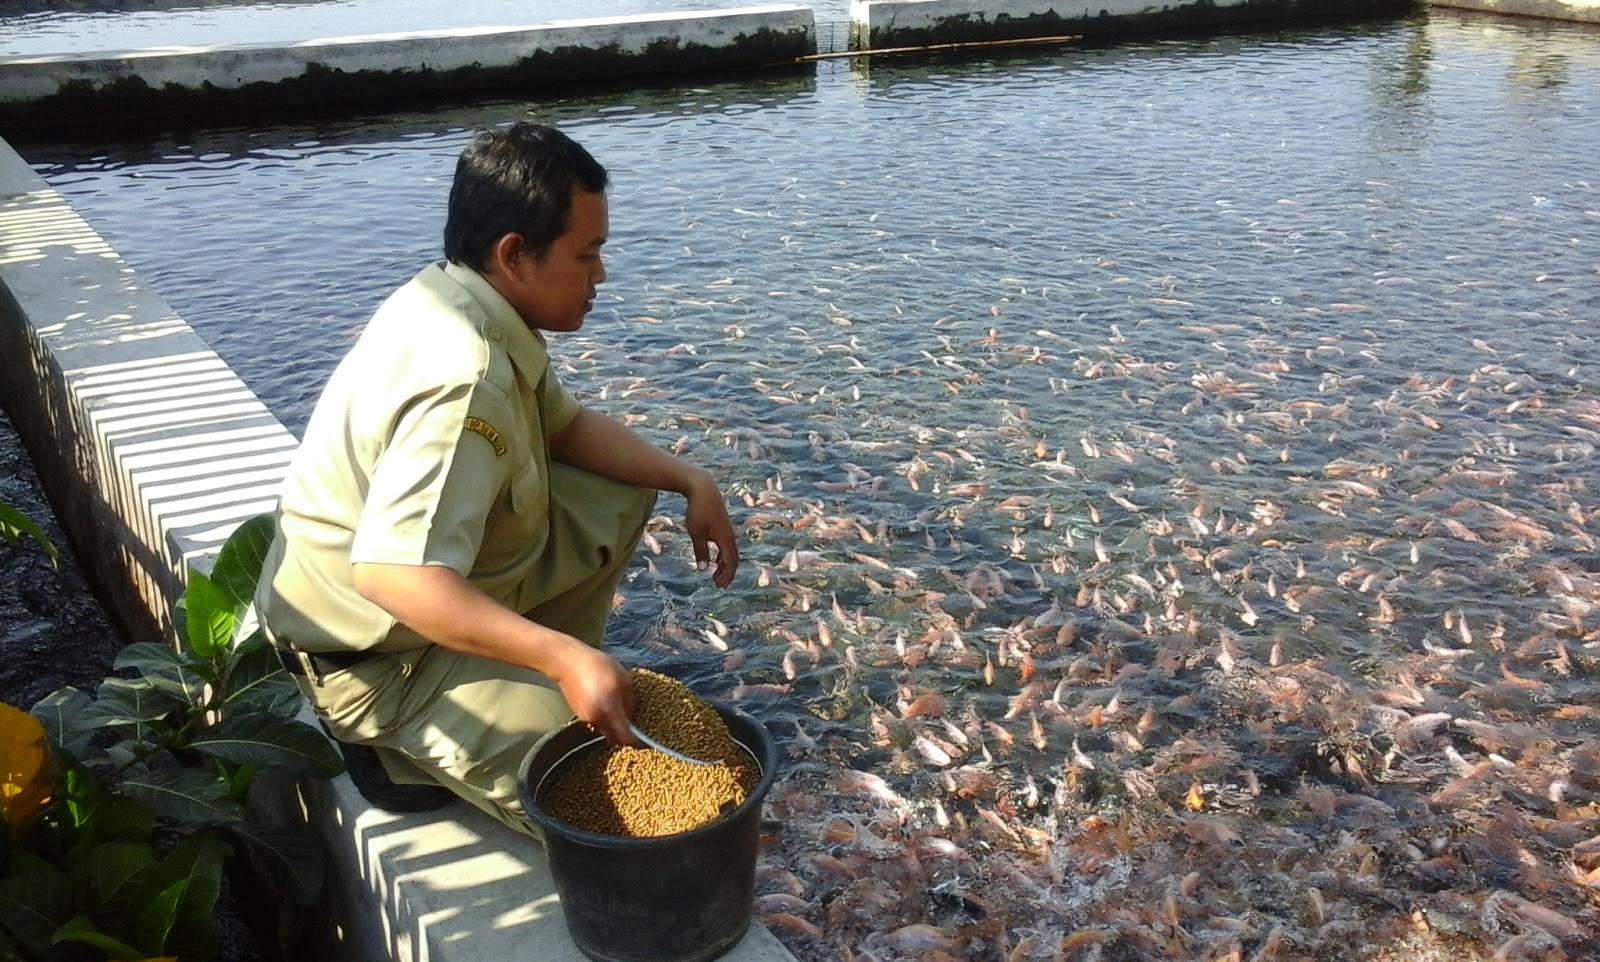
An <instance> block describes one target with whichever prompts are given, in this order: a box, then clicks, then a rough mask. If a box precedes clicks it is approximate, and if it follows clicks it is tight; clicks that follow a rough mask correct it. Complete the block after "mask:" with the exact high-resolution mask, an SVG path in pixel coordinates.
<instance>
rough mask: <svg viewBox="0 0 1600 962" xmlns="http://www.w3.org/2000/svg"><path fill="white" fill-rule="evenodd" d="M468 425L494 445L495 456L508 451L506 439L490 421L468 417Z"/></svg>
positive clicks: (468, 428) (470, 429) (468, 427)
mask: <svg viewBox="0 0 1600 962" xmlns="http://www.w3.org/2000/svg"><path fill="white" fill-rule="evenodd" d="M466 427H467V430H468V431H471V432H472V433H473V434H481V435H483V436H484V438H486V439H487V440H488V442H489V443H490V444H492V445H494V456H495V457H497V458H498V457H499V456H500V455H502V454H505V453H506V439H505V438H503V437H501V436H500V432H499V431H496V430H495V429H494V427H493V426H492V425H491V424H489V422H487V421H481V420H479V419H478V418H467V424H466Z"/></svg>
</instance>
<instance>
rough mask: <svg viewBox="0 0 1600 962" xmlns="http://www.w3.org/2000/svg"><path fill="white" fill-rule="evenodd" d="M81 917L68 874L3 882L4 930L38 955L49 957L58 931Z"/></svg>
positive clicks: (0, 922)
mask: <svg viewBox="0 0 1600 962" xmlns="http://www.w3.org/2000/svg"><path fill="white" fill-rule="evenodd" d="M78 914H80V910H79V907H78V905H77V904H76V902H75V900H74V899H73V897H72V879H71V878H70V877H68V876H67V875H66V873H64V872H51V873H48V874H34V875H15V876H11V877H9V878H4V879H0V928H3V929H5V930H6V931H7V932H9V933H11V936H12V937H13V938H15V939H16V940H17V941H18V942H21V943H22V944H23V945H25V946H27V947H28V948H30V949H32V950H33V952H34V953H35V954H36V955H40V956H48V955H49V954H50V946H51V944H52V943H51V939H52V938H53V937H54V936H55V933H56V930H57V929H59V928H61V926H62V924H64V923H65V922H66V921H67V920H69V919H71V918H72V917H73V916H76V915H78Z"/></svg>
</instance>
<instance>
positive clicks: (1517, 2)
mask: <svg viewBox="0 0 1600 962" xmlns="http://www.w3.org/2000/svg"><path fill="white" fill-rule="evenodd" d="M1433 5H1434V6H1436V7H1458V8H1460V9H1462V10H1481V11H1483V12H1485V13H1504V14H1513V15H1516V16H1520V17H1545V18H1548V19H1551V20H1577V21H1580V22H1583V23H1600V0H1433Z"/></svg>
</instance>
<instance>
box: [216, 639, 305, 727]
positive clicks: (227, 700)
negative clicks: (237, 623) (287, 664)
mask: <svg viewBox="0 0 1600 962" xmlns="http://www.w3.org/2000/svg"><path fill="white" fill-rule="evenodd" d="M223 684H224V690H223V692H222V700H223V703H224V704H226V705H228V706H230V708H232V709H234V710H236V711H240V712H246V711H260V712H266V713H268V714H271V715H278V716H281V717H284V718H293V717H294V716H295V715H296V714H297V713H299V711H300V689H299V688H297V687H295V683H294V679H292V678H290V677H289V673H288V672H286V671H284V670H283V663H282V662H280V661H279V660H278V653H277V650H276V649H274V648H273V647H272V646H270V645H268V644H267V643H266V640H265V637H264V636H263V635H262V633H261V632H259V631H258V632H255V633H254V634H252V635H251V636H250V637H249V638H246V639H245V640H244V641H242V642H240V643H239V645H238V647H237V648H235V649H234V652H233V664H232V666H231V667H230V668H229V669H228V677H227V678H226V680H225V681H224V682H223Z"/></svg>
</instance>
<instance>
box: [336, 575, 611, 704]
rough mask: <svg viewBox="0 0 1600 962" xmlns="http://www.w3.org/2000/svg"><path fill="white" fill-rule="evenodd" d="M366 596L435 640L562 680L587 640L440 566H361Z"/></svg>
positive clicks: (358, 579)
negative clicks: (573, 655)
mask: <svg viewBox="0 0 1600 962" xmlns="http://www.w3.org/2000/svg"><path fill="white" fill-rule="evenodd" d="M354 576H355V586H356V590H357V591H359V592H360V593H361V594H362V596H363V597H365V598H366V599H367V600H368V601H371V602H372V603H373V604H375V605H377V606H378V607H380V608H382V609H383V610H384V611H387V612H388V613H389V614H390V615H392V616H393V617H394V618H395V619H396V620H398V621H400V622H402V623H403V624H405V625H406V626H407V627H409V628H411V629H412V630H413V631H416V632H417V633H418V634H420V635H422V636H423V637H424V638H427V639H428V640H429V641H432V642H434V643H435V644H438V645H442V646H443V647H445V648H450V649H452V650H455V651H460V652H464V653H466V654H469V655H476V656H478V657H480V658H491V659H493V660H495V661H502V662H505V663H507V664H511V665H517V666H518V667H521V668H531V669H533V670H534V671H537V672H539V673H540V674H543V675H547V676H549V677H551V678H554V679H557V680H559V673H560V672H561V670H562V669H563V667H564V665H565V664H566V662H567V661H568V659H567V658H566V657H564V656H565V655H566V654H567V653H570V650H571V648H572V646H574V645H580V646H583V647H587V646H586V645H583V642H581V641H579V640H577V639H575V638H573V637H572V636H570V635H567V634H563V633H562V632H559V631H556V630H554V629H552V628H547V627H545V626H544V625H540V624H537V623H535V622H532V621H529V620H528V619H526V618H523V617H522V616H520V615H518V614H517V613H516V612H513V611H510V610H508V609H507V608H505V607H503V606H502V605H499V604H497V603H495V601H494V600H493V599H491V598H490V597H489V596H488V595H486V594H484V593H483V592H482V591H480V590H479V589H478V588H477V587H476V586H475V585H473V584H472V583H471V582H470V581H468V580H467V579H466V578H463V577H462V576H461V575H460V574H459V573H457V572H456V571H454V570H452V569H450V568H443V567H439V566H437V565H390V564H357V565H355V566H354Z"/></svg>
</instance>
